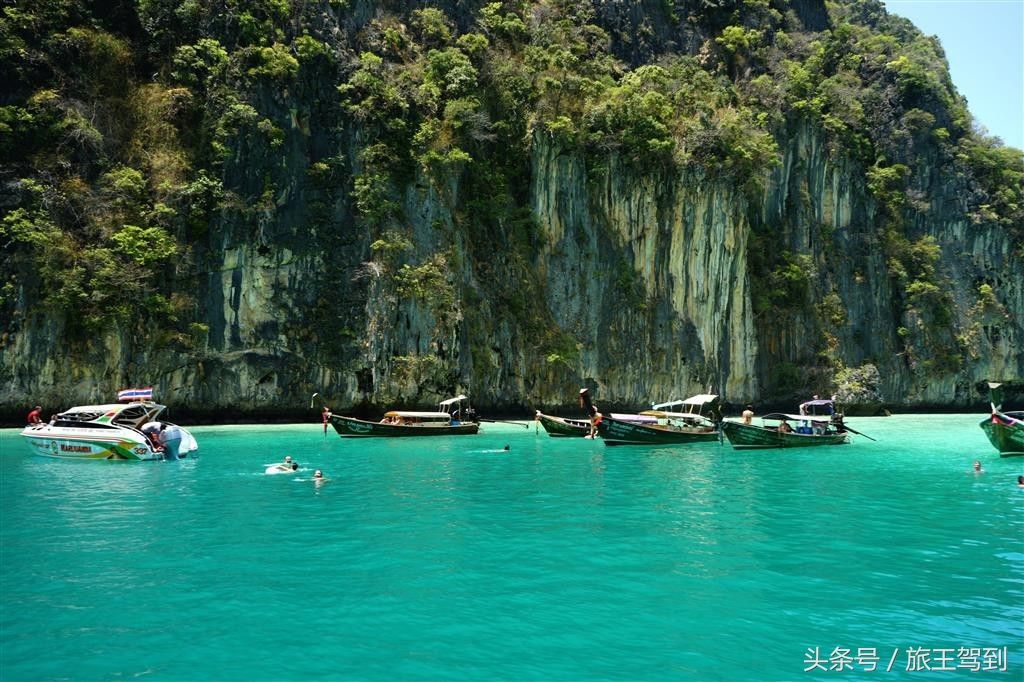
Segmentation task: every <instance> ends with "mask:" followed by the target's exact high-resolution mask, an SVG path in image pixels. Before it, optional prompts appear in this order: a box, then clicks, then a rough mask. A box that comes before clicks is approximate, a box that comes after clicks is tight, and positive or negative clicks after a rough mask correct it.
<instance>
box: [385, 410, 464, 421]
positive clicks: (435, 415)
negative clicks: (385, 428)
mask: <svg viewBox="0 0 1024 682" xmlns="http://www.w3.org/2000/svg"><path fill="white" fill-rule="evenodd" d="M384 416H385V417H404V418H407V419H444V420H448V419H450V418H451V415H450V414H448V413H447V412H410V411H406V410H391V411H390V412H385V413H384Z"/></svg>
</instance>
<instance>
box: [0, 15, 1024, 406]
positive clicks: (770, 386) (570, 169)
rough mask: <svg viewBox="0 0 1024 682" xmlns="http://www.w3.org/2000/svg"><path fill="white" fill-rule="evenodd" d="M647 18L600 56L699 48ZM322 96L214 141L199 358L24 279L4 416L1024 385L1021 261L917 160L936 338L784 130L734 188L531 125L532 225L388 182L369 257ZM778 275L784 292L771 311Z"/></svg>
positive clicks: (465, 171) (462, 177)
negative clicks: (272, 139)
mask: <svg viewBox="0 0 1024 682" xmlns="http://www.w3.org/2000/svg"><path fill="white" fill-rule="evenodd" d="M477 4H479V3H469V4H468V5H467V7H468V8H469V9H473V7H475V6H476V5H477ZM684 4H686V3H684ZM690 4H692V5H693V7H692V8H691V9H693V11H697V10H696V9H694V8H697V9H700V8H701V7H704V5H703V4H701V3H690ZM470 5H472V6H473V7H470ZM643 5H644V10H643V11H639V10H638V9H637V7H638V6H639V5H637V6H630V5H629V3H625V4H623V3H618V4H614V3H612V4H608V3H604V4H602V5H598V6H597V7H598V9H597V12H596V13H597V16H598V18H599V19H601V20H603V21H604V22H605V23H606V25H607V26H608V27H609V29H610V30H619V31H620V32H624V33H628V32H629V31H630V30H631V29H630V27H631V26H633V25H634V24H636V25H637V26H641V25H646V24H647V23H651V17H654V16H656V15H659V13H660V14H664V12H665V11H666V9H665V8H666V5H665V4H664V3H657V2H646V3H643ZM648 5H649V7H648ZM676 5H679V3H676ZM460 6H461V5H460ZM687 6H688V7H689V4H688V5H687ZM794 7H795V10H796V11H797V13H798V14H799V15H800V16H801V17H802V20H803V21H804V23H805V24H806V25H807V26H808V27H810V28H812V29H813V30H820V29H822V28H824V27H825V26H826V24H827V14H826V13H825V11H824V5H823V4H821V3H817V2H813V1H812V0H806V1H804V0H801V1H800V2H796V3H794ZM463 9H465V8H463ZM375 11H376V10H375V9H374V4H373V3H365V2H361V1H360V2H355V3H353V10H352V12H351V13H350V14H349V15H347V18H346V19H345V20H344V21H341V20H338V21H339V25H338V26H337V27H335V28H334V29H332V30H333V31H334V33H336V34H338V35H339V36H340V37H339V38H338V40H339V41H340V42H341V43H345V42H346V41H351V40H352V38H351V36H353V35H355V33H356V32H357V31H358V30H360V29H361V27H362V26H363V25H365V23H366V22H367V21H368V20H369V19H370V18H371V17H372V16H373V14H374V12H375ZM460 11H462V10H459V9H458V8H454V9H452V11H451V14H452V16H456V17H457V18H458V15H459V12H460ZM466 11H468V10H466ZM332 12H333V10H332ZM324 16H325V17H328V19H330V18H331V17H335V14H332V13H331V12H326V11H325V13H324ZM328 19H325V21H327V20H328ZM330 20H332V21H333V20H337V17H335V19H330ZM345 22H348V23H345ZM459 23H461V24H466V25H469V24H470V23H471V22H470V21H469V20H468V19H466V17H461V18H460V19H459ZM663 23H664V22H653V23H651V27H652V28H650V30H646V31H640V32H639V33H638V35H640V36H643V37H642V39H638V40H637V41H635V42H632V43H629V46H628V47H623V46H622V45H618V47H619V48H621V49H619V52H620V55H619V56H620V57H621V58H622V59H624V60H626V61H629V62H634V63H635V62H642V61H645V60H649V59H651V58H653V57H655V56H657V55H658V54H661V53H663V52H664V51H665V50H681V51H686V52H690V53H695V52H696V51H697V50H698V49H699V47H700V45H701V43H702V41H703V40H704V39H705V38H706V37H707V36H704V35H701V34H700V32H699V31H696V30H693V31H691V30H689V29H680V30H679V31H678V32H676V33H674V34H672V33H670V32H667V33H664V35H663V34H662V33H663V32H664V31H663ZM348 24H351V25H348ZM620 24H621V26H620ZM680 25H682V24H680ZM616 27H618V28H617V29H616ZM321 28H322V27H321ZM321 33H329V31H321ZM339 49H341V48H340V47H339ZM332 93H333V88H332V87H328V86H326V85H323V84H321V83H319V82H313V81H310V82H302V83H299V84H297V85H296V86H295V87H294V88H293V89H292V90H291V91H280V92H279V91H271V90H270V89H268V90H267V91H266V92H258V93H255V94H254V95H253V101H254V102H256V103H257V104H258V105H259V106H258V107H257V108H258V110H259V111H260V112H261V115H265V116H267V119H268V120H270V121H273V122H274V123H275V124H276V125H277V126H278V127H279V128H281V130H282V133H283V134H282V139H281V140H279V144H278V145H277V146H273V147H272V146H270V145H268V144H267V143H266V142H265V141H264V142H260V141H259V138H258V136H253V135H249V136H246V135H241V134H240V135H238V136H237V137H236V138H235V139H233V140H231V142H230V144H229V145H228V146H229V152H230V153H229V156H228V158H227V160H226V161H224V163H223V166H222V168H221V178H220V179H221V181H222V183H223V186H224V187H225V188H226V189H227V190H229V191H230V192H231V193H232V194H233V196H235V197H237V201H236V202H235V203H236V204H237V205H236V206H235V207H234V208H221V209H220V210H219V212H217V213H215V214H213V215H212V217H211V221H210V224H209V225H208V228H207V230H206V234H205V237H204V238H203V239H202V240H200V241H197V242H195V243H193V245H192V249H193V252H192V253H191V254H190V259H188V260H187V261H183V262H182V264H181V265H180V266H179V267H178V270H177V271H176V272H175V273H174V281H175V282H176V283H177V284H176V286H179V287H181V288H185V289H187V290H188V293H189V294H190V295H191V296H193V297H194V300H195V309H194V310H192V311H191V312H190V313H189V314H190V315H191V318H190V321H191V322H192V323H193V327H194V329H195V330H196V333H195V335H194V337H195V338H193V339H192V340H191V342H189V343H187V344H186V343H183V342H180V340H176V339H173V338H166V335H165V334H163V333H162V332H159V330H153V332H152V333H150V332H149V330H146V329H145V328H142V329H139V327H138V326H137V325H125V326H124V327H123V328H117V327H113V328H107V329H104V330H103V331H101V332H99V333H96V334H94V335H92V336H91V337H89V338H88V339H86V340H84V341H83V340H81V339H77V340H76V339H74V338H73V337H74V334H73V333H72V332H71V331H69V329H68V326H67V322H66V320H64V319H62V318H61V317H59V316H55V315H53V314H46V313H44V312H43V311H41V310H37V309H35V308H34V307H33V305H32V303H31V301H30V300H28V299H29V298H30V297H31V296H30V294H29V293H28V292H30V291H31V290H32V288H31V287H32V283H31V281H26V282H25V283H24V284H23V287H24V291H23V292H22V295H21V298H20V300H19V302H18V304H17V311H16V312H17V319H19V320H21V321H22V322H21V323H20V324H17V325H12V326H9V327H8V328H9V329H12V331H9V332H8V333H7V334H6V335H5V336H4V338H3V341H2V345H0V367H2V369H0V414H4V415H8V420H10V421H13V420H15V419H18V418H20V415H21V414H22V413H23V412H24V411H25V406H26V405H28V404H29V403H33V404H34V403H37V402H39V403H42V404H44V405H45V409H47V410H56V409H60V408H63V407H65V406H69V405H73V404H82V403H91V402H106V401H109V400H112V399H113V397H114V395H115V393H116V391H117V390H118V389H119V388H123V387H127V386H149V385H152V386H154V387H155V388H156V399H157V400H158V401H161V402H166V403H167V404H169V405H171V406H172V407H174V408H175V409H176V410H177V411H178V414H181V413H183V412H184V413H191V414H192V415H193V416H195V417H196V418H200V417H210V418H219V419H228V418H240V417H241V418H244V417H246V416H248V417H250V418H256V417H260V418H262V417H264V416H271V417H273V418H280V419H289V418H305V417H308V416H309V415H310V412H309V406H308V403H309V401H310V396H311V394H312V393H314V392H319V393H320V394H321V395H322V396H324V397H326V398H327V399H328V400H329V402H330V404H331V405H332V407H334V408H335V409H336V410H341V409H345V410H352V409H354V410H366V411H374V410H376V409H379V408H382V407H385V406H392V405H394V406H405V405H409V406H411V405H416V406H430V405H431V404H435V403H436V402H437V401H438V400H439V399H441V398H444V397H446V396H447V395H451V394H453V393H456V392H465V393H468V394H469V395H470V396H471V397H472V398H473V400H474V402H475V403H476V405H477V407H478V408H480V409H481V410H486V411H490V412H491V413H492V414H497V413H498V412H504V413H506V414H512V415H520V416H524V417H525V416H528V415H530V414H532V408H534V407H545V408H552V407H558V406H560V407H566V406H573V405H574V400H575V396H576V393H577V391H578V389H579V388H580V387H581V386H588V387H590V388H591V389H592V391H591V392H592V394H593V395H594V397H595V400H596V401H597V402H598V403H599V404H601V405H602V406H621V407H640V406H646V405H647V404H649V403H650V402H652V401H662V400H668V399H671V398H678V397H685V396H687V395H690V394H693V393H700V392H705V391H713V392H717V393H719V394H721V395H723V396H724V397H725V399H726V400H728V401H730V402H732V403H734V404H736V403H743V402H748V401H759V402H766V401H781V402H784V403H792V402H794V401H796V400H798V399H802V398H806V397H808V396H809V394H811V393H822V394H827V393H831V392H832V391H833V390H835V388H836V379H837V376H839V374H841V372H842V370H844V369H854V368H858V367H865V366H872V367H874V368H877V372H873V373H868V374H870V375H871V376H878V377H879V380H878V385H877V386H872V387H869V388H870V392H873V394H874V395H876V396H877V400H878V402H881V403H885V404H887V405H890V406H894V407H900V406H910V407H912V406H921V407H923V406H947V407H953V406H959V407H964V406H968V405H974V404H976V403H978V402H979V401H980V400H981V398H982V394H981V393H979V391H978V387H979V384H980V383H981V382H983V381H984V380H986V379H990V378H993V379H1016V378H1020V377H1022V376H1024V327H1022V325H1024V315H1022V313H1024V265H1022V260H1021V256H1022V245H1021V244H1020V243H1014V241H1013V238H1012V237H1011V236H1010V235H1011V233H1010V232H1008V231H1006V230H1004V229H1002V228H1000V227H999V226H998V225H996V224H994V223H986V222H980V223H979V222H973V221H972V220H971V218H970V217H969V214H968V211H967V208H966V203H965V202H964V201H963V200H962V199H961V196H962V194H963V192H964V191H965V189H964V187H962V186H961V185H960V184H959V183H958V181H957V179H956V178H955V176H954V175H953V174H952V173H951V172H947V170H946V169H944V168H943V167H942V165H941V162H938V161H935V160H930V159H918V160H917V161H916V164H917V165H916V166H915V167H914V169H913V171H914V172H913V174H912V178H913V180H912V186H911V187H910V188H909V190H908V191H909V192H911V193H913V194H914V196H915V197H917V201H916V202H915V205H914V206H913V207H906V208H904V209H903V213H902V216H901V217H902V219H903V226H904V231H905V232H906V234H907V239H909V240H912V241H915V242H916V241H918V240H923V239H926V238H928V237H931V238H934V241H935V243H937V244H938V245H939V247H940V252H939V256H938V259H937V261H936V262H935V269H936V271H937V272H938V278H939V280H940V281H942V282H943V284H944V286H943V288H942V291H940V292H939V294H933V296H935V295H941V296H944V297H945V298H943V301H946V302H948V306H947V307H948V313H949V314H948V315H947V316H946V317H944V318H940V317H939V316H938V315H937V313H936V312H935V310H933V308H934V306H933V307H932V308H929V307H928V306H926V305H918V304H916V303H915V300H916V299H915V300H911V299H912V297H911V295H910V294H908V292H907V291H905V289H906V286H905V284H901V283H899V282H898V280H897V278H896V277H894V273H893V269H892V267H891V264H890V262H889V261H890V256H889V255H888V254H887V245H886V243H885V240H884V233H885V230H884V224H885V221H886V220H887V218H886V217H885V216H884V215H883V213H884V211H883V209H882V208H881V207H880V206H879V205H877V203H876V199H875V198H874V197H873V195H872V194H871V192H870V191H869V190H868V186H867V185H868V183H867V180H866V173H867V169H866V168H865V167H864V166H863V165H861V164H859V163H858V162H856V161H853V160H851V158H850V157H847V156H845V155H844V154H843V153H842V152H841V151H840V152H837V151H835V150H834V149H830V148H829V146H828V145H827V144H826V139H827V138H826V134H825V132H824V131H822V130H821V129H820V128H818V127H816V126H815V125H812V124H806V123H805V124H793V125H792V126H791V127H790V128H788V129H787V130H786V131H784V132H779V133H778V134H777V136H776V137H777V140H776V141H777V143H778V146H779V152H780V153H779V163H778V165H777V166H775V167H774V169H773V170H772V171H770V173H768V174H767V175H766V176H765V177H761V178H759V179H758V180H757V181H756V182H755V183H754V188H753V189H751V187H750V185H746V186H744V187H739V186H738V184H737V182H735V181H734V180H733V179H731V178H729V177H727V176H723V175H721V174H719V175H710V174H705V173H702V172H699V171H696V170H683V171H667V170H664V169H650V168H638V167H637V166H635V165H633V164H631V163H629V162H628V161H627V160H624V159H622V158H620V157H618V156H616V155H615V154H609V155H607V156H605V157H603V158H600V159H595V158H594V157H593V156H592V155H591V156H588V155H587V154H585V153H584V152H582V151H580V150H579V149H575V148H565V147H563V146H562V145H561V144H560V143H559V142H557V141H556V140H555V139H554V138H552V137H549V136H548V135H547V134H545V133H543V132H539V131H538V132H536V133H534V134H533V136H532V137H531V138H529V143H528V147H529V149H528V153H527V155H526V157H524V159H523V161H522V164H523V167H522V168H519V169H517V177H518V178H522V179H523V183H522V184H523V186H522V187H517V188H515V191H513V192H510V194H512V195H514V196H517V197H520V198H521V199H522V203H523V204H524V205H522V206H518V207H517V208H518V209H520V210H521V212H522V213H523V214H524V215H527V216H528V218H526V219H524V220H522V221H520V223H519V224H516V225H510V224H506V223H503V222H501V221H500V220H499V221H498V222H497V223H496V224H495V225H494V227H493V229H488V230H474V229H473V227H472V226H473V225H475V224H477V223H474V221H473V220H472V217H473V213H474V211H478V210H480V207H479V203H478V202H477V200H478V199H479V197H478V196H475V195H474V194H473V193H472V192H471V191H469V190H467V188H466V186H467V185H468V184H471V183H469V180H470V179H471V178H470V176H471V174H473V173H476V172H478V170H477V167H475V166H473V165H472V164H471V165H469V166H468V167H465V168H461V169H456V170H453V171H452V172H450V173H449V174H447V175H445V176H443V177H442V179H440V180H439V179H438V176H436V175H435V176H432V177H427V176H426V175H424V174H423V172H422V170H421V171H418V172H417V171H413V172H407V173H405V174H403V175H402V176H401V181H400V182H396V183H393V185H392V186H390V187H389V191H390V195H391V196H392V198H393V200H394V202H395V204H396V206H397V208H396V210H395V211H394V212H393V217H392V220H391V222H392V224H393V226H395V227H397V228H399V229H400V230H401V231H402V234H403V235H404V239H407V240H408V244H404V245H403V244H398V245H397V246H396V248H394V249H391V248H390V247H389V246H388V245H387V244H384V245H381V244H380V243H379V238H380V237H381V234H385V235H386V234H387V228H388V225H385V226H384V227H383V228H381V226H379V225H377V226H375V227H374V228H373V229H371V228H370V227H368V226H367V223H366V221H365V220H364V219H362V218H361V217H360V216H359V215H357V213H358V211H357V210H356V208H355V206H354V202H353V201H352V199H351V190H352V184H353V181H354V179H355V178H359V177H361V176H363V175H364V174H366V173H367V172H368V171H367V169H366V168H364V167H363V165H362V164H363V162H362V160H361V159H362V158H363V155H362V152H363V151H364V150H365V149H366V148H367V147H368V146H369V145H370V144H372V142H371V140H372V136H371V135H369V134H368V133H367V132H366V131H365V130H364V129H362V128H361V127H360V124H359V123H358V122H357V121H353V120H348V119H346V120H345V121H342V122H339V121H338V120H336V117H337V110H331V109H330V107H328V106H327V105H325V104H323V102H325V101H327V100H328V99H329V98H330V96H332ZM325 131H331V132H325ZM338 131H340V132H338ZM327 158H333V159H343V162H339V167H338V169H337V170H336V171H332V173H331V174H327V175H326V176H324V177H325V178H326V179H321V181H320V182H319V184H318V185H314V184H313V183H311V182H310V181H309V177H310V176H311V174H312V173H313V172H314V170H316V168H315V167H314V165H315V164H314V160H315V159H327ZM321 166H323V164H321ZM316 172H318V173H321V175H323V171H322V170H318V171H316ZM473 186H476V187H478V186H479V183H477V184H476V185H473ZM395 216H397V217H395ZM314 217H315V218H316V219H315V220H314V219H313V218H314ZM392 246H394V245H392ZM781 254H795V256H793V257H794V258H796V260H790V261H785V260H780V258H781ZM790 257H791V256H786V258H790ZM780 265H787V266H788V267H789V269H788V270H784V271H783V270H779V266H780ZM773 268H774V269H773ZM776 272H785V273H788V275H787V276H788V277H789V279H790V280H792V281H795V282H796V283H797V284H792V283H791V284H790V285H787V286H786V287H782V288H780V289H779V290H778V291H768V289H771V288H772V286H773V282H775V280H773V279H772V278H773V277H774V276H775V274H774V273H776ZM780 292H781V293H780ZM986 292H987V293H986ZM766 301H767V303H766ZM129 326H130V328H129Z"/></svg>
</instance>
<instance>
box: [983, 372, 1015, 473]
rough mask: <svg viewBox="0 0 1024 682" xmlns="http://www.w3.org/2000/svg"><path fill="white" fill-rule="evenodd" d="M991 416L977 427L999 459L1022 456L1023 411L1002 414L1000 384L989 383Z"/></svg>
mask: <svg viewBox="0 0 1024 682" xmlns="http://www.w3.org/2000/svg"><path fill="white" fill-rule="evenodd" d="M988 388H989V400H990V403H991V405H992V415H991V416H990V417H986V418H985V419H983V420H982V421H981V423H980V424H979V426H980V427H981V430H982V431H984V432H985V435H986V436H988V440H989V442H990V443H992V445H993V446H995V448H996V450H998V451H999V455H1000V456H1001V457H1017V456H1024V411H1020V412H1003V406H1002V402H1003V389H1002V384H997V383H991V382H990V383H989V385H988Z"/></svg>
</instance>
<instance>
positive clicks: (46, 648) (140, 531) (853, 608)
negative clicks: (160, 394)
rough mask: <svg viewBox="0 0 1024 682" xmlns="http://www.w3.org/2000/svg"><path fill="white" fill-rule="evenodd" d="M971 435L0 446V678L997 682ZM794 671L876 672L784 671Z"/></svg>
mask: <svg viewBox="0 0 1024 682" xmlns="http://www.w3.org/2000/svg"><path fill="white" fill-rule="evenodd" d="M978 421H979V416H978V415H942V416H896V417H891V418H879V419H854V420H850V424H851V426H853V428H855V429H857V430H859V431H863V432H865V433H867V434H869V435H871V436H873V437H874V438H876V439H878V441H879V442H877V443H873V442H870V441H868V440H865V439H863V438H859V439H857V440H856V442H855V443H854V444H853V445H848V446H842V447H835V448H824V449H820V450H817V451H814V450H808V451H803V452H801V451H787V452H772V451H763V452H736V451H733V450H732V449H731V448H729V447H728V446H726V447H721V446H718V445H710V446H709V445H702V446H694V447H690V448H682V447H677V448H668V449H655V448H643V447H619V448H608V447H606V446H605V445H604V444H603V443H602V442H601V441H596V442H589V441H583V440H571V441H569V440H557V439H551V438H548V437H547V436H546V435H545V434H544V432H543V430H542V431H541V432H540V433H539V434H537V433H535V432H534V427H533V425H532V423H531V424H530V426H529V429H528V430H527V429H524V428H521V427H517V426H513V425H507V424H486V425H485V427H484V429H485V431H486V433H481V434H480V435H478V436H475V437H473V436H464V437H452V438H444V439H421V440H418V441H412V442H410V441H407V440H401V441H399V440H364V441H354V440H344V441H343V440H341V439H339V438H338V437H337V436H335V435H333V431H332V433H331V434H329V435H328V437H327V438H326V439H325V438H324V436H323V434H322V431H321V427H320V425H319V424H318V423H315V424H308V425H294V426H246V427H210V428H195V429H193V432H194V434H195V435H196V437H197V438H198V440H199V443H200V447H201V450H200V453H199V457H198V458H196V459H190V460H185V461H181V462H169V463H162V462H150V463H130V462H64V461H54V460H49V459H44V458H39V457H36V456H34V455H31V454H30V453H29V451H28V448H27V447H26V446H25V445H23V444H22V442H21V439H20V437H18V436H17V431H15V430H4V431H0V501H2V510H0V511H2V516H0V541H2V545H0V547H2V555H0V569H2V572H0V578H2V583H0V596H2V612H0V679H2V680H4V682H11V681H15V680H51V679H75V680H94V679H95V680H106V679H134V678H151V679H159V680H198V679H216V680H305V679H356V680H434V679H443V680H499V679H500V680H596V679H609V680H690V679H694V680H795V679H807V678H810V677H817V678H823V679H872V678H873V677H881V678H883V679H892V678H894V677H896V678H911V677H921V676H922V674H921V673H908V672H906V668H907V664H908V663H907V661H908V659H907V656H906V655H905V650H906V649H907V648H908V647H915V648H916V647H920V648H922V649H923V650H925V651H926V652H931V653H932V657H933V658H935V657H936V656H937V655H939V651H940V650H942V649H953V650H954V653H953V656H954V658H953V659H952V660H951V661H949V662H947V663H945V664H944V665H945V666H946V667H952V668H955V669H954V670H951V671H946V672H933V673H932V674H930V675H929V674H924V677H927V678H933V679H953V678H971V679H1014V680H1019V679H1024V490H1022V489H1018V487H1017V484H1016V478H1017V476H1018V475H1019V474H1021V473H1024V459H1020V458H1017V459H1009V458H1008V459H1001V458H999V456H998V455H997V454H996V453H995V451H994V450H992V448H991V447H990V446H989V445H988V443H987V441H986V440H985V438H984V435H983V434H982V432H981V430H980V429H979V428H978V427H977V422H978ZM506 444H507V445H509V446H510V450H509V451H508V452H506V451H504V450H503V449H502V448H503V447H504V446H505V445H506ZM285 454H291V455H292V456H294V457H295V459H296V460H297V461H298V462H299V463H300V464H301V465H302V467H303V468H302V469H301V470H300V472H299V473H298V474H297V475H294V476H285V475H278V476H268V475H265V474H264V473H263V471H264V466H265V465H266V464H269V463H272V462H275V461H279V460H280V459H282V458H283V456H284V455H285ZM974 459H980V460H982V462H983V463H984V467H985V473H984V474H982V475H974V474H973V473H971V472H970V469H971V463H972V462H973V460H974ZM315 468H322V469H323V470H324V472H325V473H326V475H327V476H328V478H329V480H328V481H327V482H325V483H322V484H321V485H316V484H315V483H314V481H312V480H311V475H312V472H313V470H314V469H315ZM815 647H817V648H818V650H819V652H820V658H822V659H825V664H824V665H825V666H829V665H833V664H835V662H836V660H837V659H835V658H830V654H832V653H833V652H834V651H835V649H836V648H837V647H839V648H845V649H849V650H850V651H851V656H852V657H855V656H856V655H857V654H864V655H866V654H869V653H870V652H869V651H868V649H871V648H873V649H875V651H876V655H877V656H878V658H879V662H878V664H877V665H878V668H879V669H878V670H875V671H874V672H869V671H867V669H866V668H867V662H866V661H862V662H861V663H862V665H861V667H858V668H854V669H853V670H850V669H846V670H841V671H835V670H833V671H829V672H822V671H812V672H804V670H805V668H807V667H810V666H811V665H812V664H813V656H812V655H811V653H810V651H813V649H814V648H815ZM961 647H964V648H972V647H975V648H980V649H984V648H997V649H999V650H1000V651H999V652H997V653H996V654H990V656H992V655H994V656H995V658H991V657H990V658H989V659H987V663H988V665H989V667H1000V665H1002V664H1000V662H999V660H998V659H999V656H1001V655H1002V654H1001V650H1002V647H1006V652H1007V658H1008V661H1004V662H1003V663H1004V664H1005V667H1007V668H1008V670H1007V671H1006V672H998V671H985V670H981V671H979V672H971V671H970V670H969V667H968V666H969V665H970V658H969V657H968V656H966V652H965V658H963V659H961V658H959V652H958V651H957V650H959V649H960V648H961ZM894 650H897V652H898V655H897V659H896V661H895V662H894V663H893V664H892V668H891V672H889V673H886V672H885V668H886V667H888V666H889V665H890V661H889V659H890V656H891V655H892V652H893V651H894ZM978 662H979V664H984V663H986V661H985V660H982V659H981V658H979V659H978ZM932 665H933V666H940V667H941V665H943V664H936V663H934V662H933V664H932ZM958 666H959V667H958ZM840 667H841V666H840Z"/></svg>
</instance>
